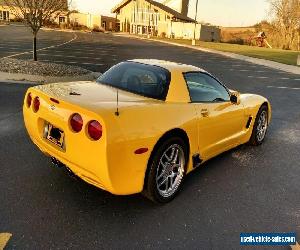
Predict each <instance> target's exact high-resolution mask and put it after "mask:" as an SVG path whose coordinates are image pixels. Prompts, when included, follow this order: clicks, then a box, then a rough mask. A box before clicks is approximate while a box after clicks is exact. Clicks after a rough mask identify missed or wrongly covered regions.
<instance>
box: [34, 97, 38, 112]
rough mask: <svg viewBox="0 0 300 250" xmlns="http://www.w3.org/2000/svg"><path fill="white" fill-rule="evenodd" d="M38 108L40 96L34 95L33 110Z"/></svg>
mask: <svg viewBox="0 0 300 250" xmlns="http://www.w3.org/2000/svg"><path fill="white" fill-rule="evenodd" d="M39 109H40V98H39V97H35V98H34V99H33V111H34V112H38V111H39Z"/></svg>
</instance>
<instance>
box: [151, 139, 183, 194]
mask: <svg viewBox="0 0 300 250" xmlns="http://www.w3.org/2000/svg"><path fill="white" fill-rule="evenodd" d="M184 166H185V155H184V151H183V149H182V147H181V146H180V145H178V144H173V145H171V146H170V147H168V148H167V149H166V150H165V151H164V153H163V154H162V156H161V158H160V160H159V165H158V168H157V172H156V186H157V190H158V192H159V194H160V195H161V196H163V197H165V198H168V197H170V196H172V195H173V194H174V193H175V192H176V191H177V189H178V187H179V186H180V183H181V181H182V179H183V175H184Z"/></svg>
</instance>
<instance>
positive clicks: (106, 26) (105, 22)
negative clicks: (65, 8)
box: [55, 12, 117, 31]
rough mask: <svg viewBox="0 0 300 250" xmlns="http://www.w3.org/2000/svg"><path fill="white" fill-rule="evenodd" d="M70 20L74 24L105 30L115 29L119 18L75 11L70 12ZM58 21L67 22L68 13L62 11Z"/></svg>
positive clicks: (60, 22)
mask: <svg viewBox="0 0 300 250" xmlns="http://www.w3.org/2000/svg"><path fill="white" fill-rule="evenodd" d="M69 21H70V24H71V25H72V26H75V27H76V26H84V27H87V28H89V29H97V30H103V31H115V30H116V27H117V20H116V18H114V17H109V16H103V15H93V14H90V13H79V12H74V13H71V14H69ZM55 22H56V23H59V24H60V25H61V24H64V23H67V14H66V13H63V12H62V13H61V15H60V16H59V17H57V19H56V20H55Z"/></svg>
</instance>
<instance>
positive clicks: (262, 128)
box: [256, 110, 268, 142]
mask: <svg viewBox="0 0 300 250" xmlns="http://www.w3.org/2000/svg"><path fill="white" fill-rule="evenodd" d="M267 128H268V114H267V111H265V110H264V111H262V112H261V114H260V116H259V119H258V122H257V130H256V138H257V140H258V141H259V142H261V141H263V139H264V138H265V135H266V132H267Z"/></svg>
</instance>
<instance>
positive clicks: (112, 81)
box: [97, 62, 171, 100]
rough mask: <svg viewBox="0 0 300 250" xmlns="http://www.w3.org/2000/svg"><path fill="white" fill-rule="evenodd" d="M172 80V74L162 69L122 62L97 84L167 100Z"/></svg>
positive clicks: (102, 76)
mask: <svg viewBox="0 0 300 250" xmlns="http://www.w3.org/2000/svg"><path fill="white" fill-rule="evenodd" d="M170 78H171V74H170V72H169V71H167V70H166V69H163V68H161V67H157V66H152V65H146V64H141V63H135V62H122V63H119V64H117V65H115V66H113V67H112V68H110V69H109V70H108V71H106V72H105V73H104V74H103V75H101V76H100V77H99V78H98V79H97V82H98V83H101V84H106V85H110V86H113V87H116V88H119V89H122V90H125V91H129V92H132V93H135V94H139V95H142V96H146V97H150V98H155V99H159V100H165V99H166V96H167V92H168V89H169V84H170Z"/></svg>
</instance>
